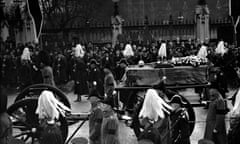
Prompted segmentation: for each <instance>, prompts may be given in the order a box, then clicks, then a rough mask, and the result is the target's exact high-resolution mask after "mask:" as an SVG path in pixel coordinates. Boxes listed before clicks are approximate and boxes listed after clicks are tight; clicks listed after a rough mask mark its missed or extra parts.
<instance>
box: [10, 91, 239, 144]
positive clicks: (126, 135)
mask: <svg viewBox="0 0 240 144" xmlns="http://www.w3.org/2000/svg"><path fill="white" fill-rule="evenodd" d="M180 93H181V94H183V95H184V96H185V97H186V98H187V99H188V100H189V101H190V102H191V103H197V102H198V100H199V97H198V95H197V94H195V93H194V90H193V89H186V90H185V91H181V92H180ZM233 93H234V91H230V92H229V93H228V94H227V95H228V96H231V95H232V94H233ZM16 95H17V93H13V94H10V95H9V96H8V105H11V104H12V103H13V101H14V99H15V97H16ZM67 97H68V99H69V101H70V102H71V107H72V112H73V113H79V112H89V110H90V109H91V106H90V103H89V102H88V101H87V99H86V97H83V100H82V101H81V102H74V100H75V99H76V96H75V95H74V94H73V93H72V92H71V93H68V94H67ZM229 107H231V104H230V103H229ZM194 111H195V115H196V124H195V128H194V131H193V133H192V135H191V144H197V143H198V140H199V139H202V138H203V135H204V130H205V119H206V115H207V110H206V109H204V108H203V107H196V108H194ZM227 117H228V116H226V122H227V128H228V127H229V124H228V120H227ZM80 123H81V121H79V122H78V123H75V124H73V125H71V126H69V133H68V137H70V136H71V135H72V133H73V132H74V131H75V130H76V128H77V127H78V126H79V124H80ZM88 136H89V130H88V121H87V122H85V124H84V125H83V126H82V128H81V129H80V130H79V131H78V132H77V133H76V135H75V136H74V137H73V138H76V137H83V138H86V139H88ZM120 142H121V144H137V140H136V136H135V134H134V132H133V130H132V129H131V128H129V127H127V126H126V124H125V123H124V122H121V123H120Z"/></svg>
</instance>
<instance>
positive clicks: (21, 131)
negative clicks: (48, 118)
mask: <svg viewBox="0 0 240 144" xmlns="http://www.w3.org/2000/svg"><path fill="white" fill-rule="evenodd" d="M37 103H38V98H35V97H32V98H25V99H22V100H19V101H17V102H16V103H14V104H13V105H11V106H10V107H9V108H8V110H7V112H8V114H9V116H10V119H11V120H12V123H13V125H12V127H13V136H14V137H15V138H17V139H21V140H24V141H25V142H26V143H31V144H35V143H38V141H39V138H40V136H41V132H42V131H43V126H41V124H40V123H39V119H38V115H37V114H35V111H36V108H37ZM56 123H57V126H59V128H60V130H61V133H62V136H63V139H64V141H65V140H66V138H67V135H68V125H67V121H66V119H65V118H64V117H62V116H60V118H59V120H58V121H57V122H56Z"/></svg>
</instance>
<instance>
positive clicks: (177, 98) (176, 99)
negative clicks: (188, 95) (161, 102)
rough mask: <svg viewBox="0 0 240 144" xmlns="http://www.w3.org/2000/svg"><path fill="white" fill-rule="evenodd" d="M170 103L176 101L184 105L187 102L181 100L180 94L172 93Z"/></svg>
mask: <svg viewBox="0 0 240 144" xmlns="http://www.w3.org/2000/svg"><path fill="white" fill-rule="evenodd" d="M170 103H177V104H180V105H186V104H187V103H186V102H184V101H183V100H182V97H181V96H180V95H174V96H173V97H172V99H171V100H170Z"/></svg>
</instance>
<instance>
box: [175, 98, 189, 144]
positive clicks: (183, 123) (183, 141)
mask: <svg viewBox="0 0 240 144" xmlns="http://www.w3.org/2000/svg"><path fill="white" fill-rule="evenodd" d="M170 103H171V106H172V108H173V112H172V113H171V116H170V117H171V124H172V142H173V144H190V138H189V137H190V125H189V116H188V112H187V110H186V109H185V108H184V105H186V104H187V103H185V102H184V101H183V100H182V98H181V96H179V95H174V96H173V97H172V99H171V100H170Z"/></svg>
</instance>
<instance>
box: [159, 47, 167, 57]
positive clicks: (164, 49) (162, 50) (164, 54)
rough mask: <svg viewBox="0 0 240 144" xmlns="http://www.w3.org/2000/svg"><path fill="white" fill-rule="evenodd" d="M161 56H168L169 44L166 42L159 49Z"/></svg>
mask: <svg viewBox="0 0 240 144" xmlns="http://www.w3.org/2000/svg"><path fill="white" fill-rule="evenodd" d="M158 56H159V57H162V58H163V57H167V46H166V43H162V44H161V46H160V48H159V50H158Z"/></svg>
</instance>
